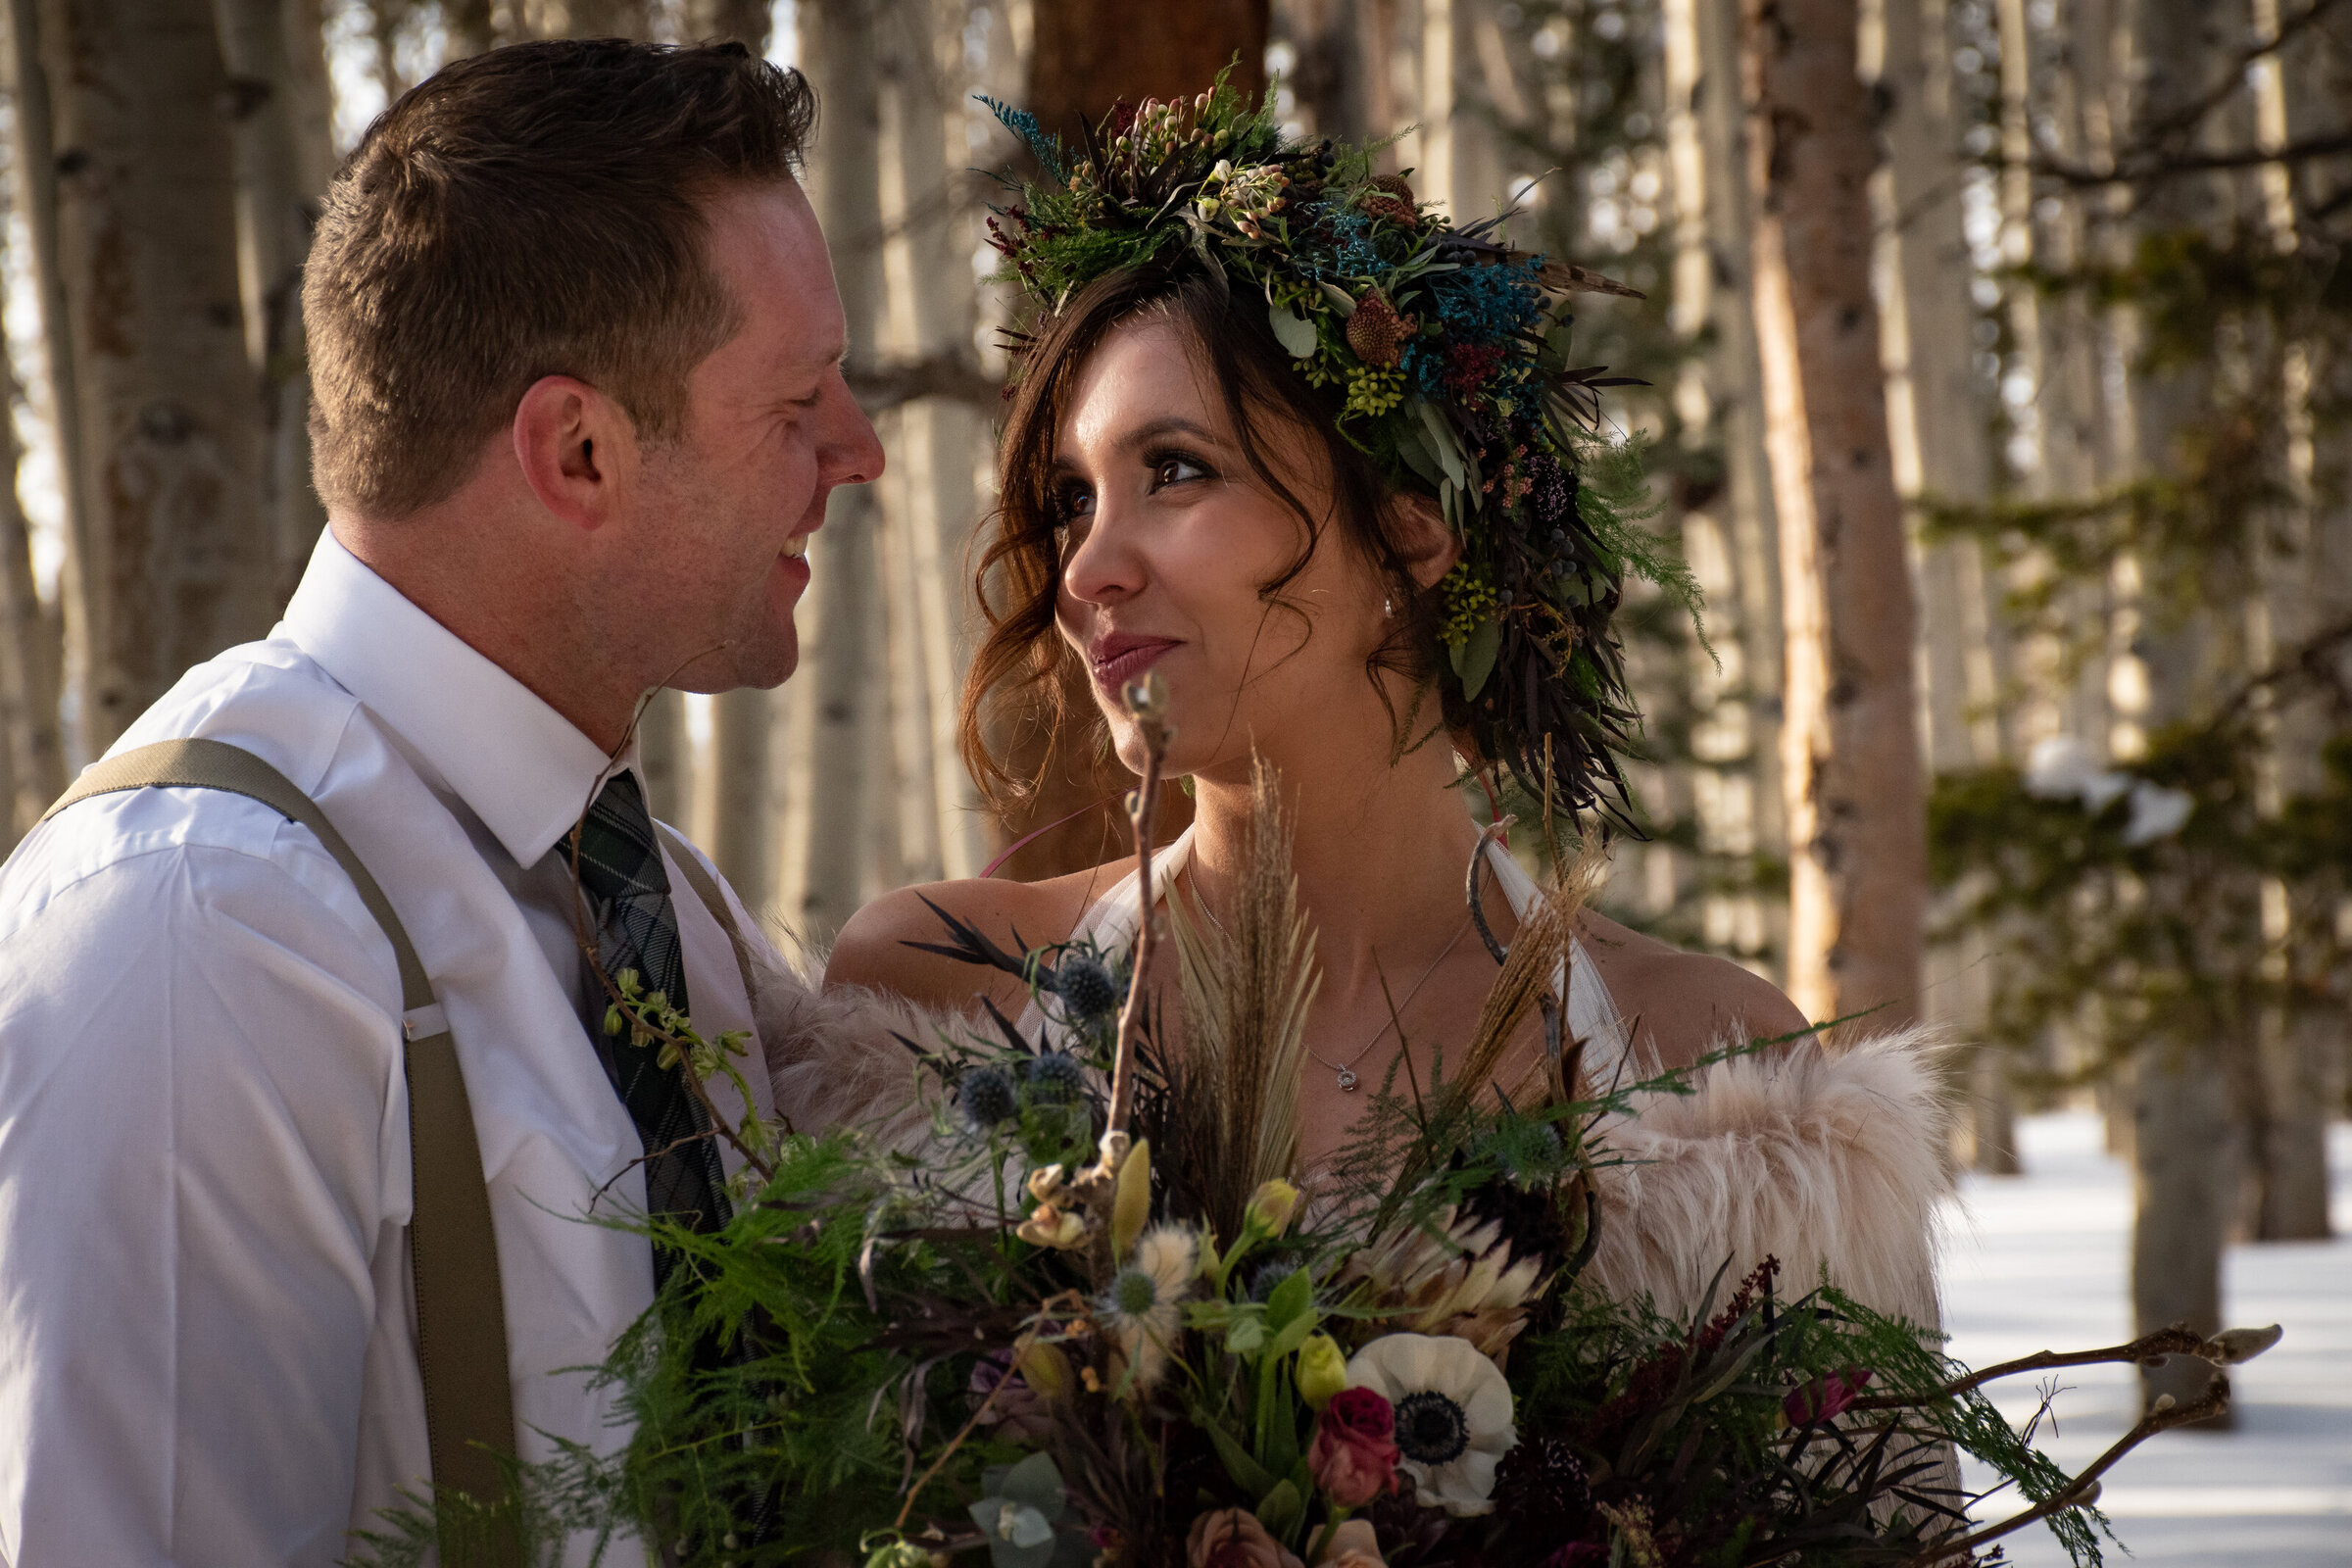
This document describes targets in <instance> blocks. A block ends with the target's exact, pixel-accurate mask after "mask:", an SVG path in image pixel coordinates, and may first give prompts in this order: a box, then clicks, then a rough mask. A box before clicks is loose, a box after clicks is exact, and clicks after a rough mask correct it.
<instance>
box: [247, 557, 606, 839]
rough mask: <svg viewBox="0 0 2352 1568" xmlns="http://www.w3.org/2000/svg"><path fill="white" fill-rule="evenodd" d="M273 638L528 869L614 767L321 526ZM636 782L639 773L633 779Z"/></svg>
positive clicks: (512, 679) (511, 678)
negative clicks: (362, 708)
mask: <svg viewBox="0 0 2352 1568" xmlns="http://www.w3.org/2000/svg"><path fill="white" fill-rule="evenodd" d="M275 635H277V636H280V637H285V638H289V639H291V640H292V641H293V642H294V643H295V645H296V646H298V647H299V648H301V649H302V651H303V652H304V653H306V654H309V655H310V656H311V657H312V658H313V659H315V660H317V661H318V662H319V666H320V667H321V668H323V669H324V670H325V671H326V672H327V673H328V674H329V675H331V676H333V677H334V678H335V680H336V681H338V682H339V683H341V685H342V686H343V688H344V689H345V690H346V691H348V692H350V693H351V694H352V695H353V696H354V697H357V698H358V699H359V700H360V701H361V703H363V704H364V705H366V706H367V708H368V710H369V711H371V712H373V713H374V714H375V715H376V717H377V718H379V719H381V720H382V721H383V722H384V724H385V725H386V726H387V727H389V728H390V729H391V730H392V731H393V733H394V734H395V735H397V736H398V737H399V738H400V740H401V741H403V742H404V743H405V744H406V746H407V748H408V749H409V750H410V751H411V752H413V753H414V754H415V755H416V756H417V757H418V758H420V759H422V760H423V761H425V762H426V763H427V764H429V765H430V766H431V767H432V768H433V769H434V770H436V771H438V772H439V773H440V775H441V780H442V782H445V783H446V784H447V785H448V786H449V788H450V789H451V790H452V791H453V792H454V793H455V794H456V795H457V796H458V798H459V799H461V800H463V801H464V802H465V803H466V806H467V807H468V808H469V809H471V810H472V811H473V813H474V815H476V816H478V817H480V818H481V820H482V825H483V826H485V827H487V828H489V830H490V831H491V833H492V834H494V835H495V836H496V837H497V839H498V841H499V842H500V843H501V844H503V845H505V846H506V849H507V853H508V854H510V855H512V856H514V857H515V863H516V864H518V865H526V866H527V865H535V864H537V863H538V861H539V858H540V857H542V856H544V855H545V854H546V853H547V852H548V851H549V850H550V849H552V848H553V847H554V845H555V842H556V840H558V839H559V838H561V837H563V836H564V833H566V832H568V831H569V830H570V828H571V825H572V823H574V822H575V821H577V820H578V819H579V815H580V810H581V808H582V807H584V806H585V805H586V804H587V803H588V802H589V800H590V799H592V798H593V796H594V795H595V792H596V791H597V790H599V789H601V788H602V787H603V784H604V780H605V779H606V777H607V776H608V775H610V774H613V773H618V772H620V771H622V770H623V769H635V768H636V765H637V756H636V748H635V745H634V742H632V744H631V747H630V749H629V751H628V752H627V753H626V754H624V755H623V756H622V757H621V759H620V760H618V761H617V762H614V761H612V760H609V759H608V758H607V757H606V755H605V753H604V751H603V750H602V749H601V748H600V747H598V745H597V744H596V743H595V742H594V741H592V740H590V739H589V738H588V737H587V736H585V735H583V734H581V733H580V731H579V730H578V729H577V728H576V727H575V726H574V725H573V724H572V722H571V721H570V720H569V719H567V718H565V717H564V715H563V714H561V713H559V712H557V711H555V710H554V709H553V708H550V707H549V706H548V705H547V703H546V702H545V701H543V700H542V699H541V698H540V697H539V696H538V694H537V693H535V692H533V691H532V690H531V689H530V688H529V687H527V686H525V685H523V683H522V682H520V681H518V680H516V679H515V677H514V676H513V675H511V674H509V673H508V672H507V671H506V670H505V669H504V668H502V667H501V666H500V665H498V664H497V663H496V662H493V661H491V660H490V659H488V658H486V657H484V656H483V655H482V654H480V653H477V652H476V651H475V650H474V649H472V648H471V647H469V646H467V644H466V642H465V640H464V639H463V638H461V637H459V636H458V634H457V633H455V632H453V631H451V630H450V629H449V628H448V627H446V626H444V625H442V624H441V623H440V622H439V621H437V620H435V619H434V618H433V617H432V616H430V615H428V614H426V613H424V612H423V611H422V610H420V609H418V608H417V606H416V605H415V604H413V603H411V602H410V601H409V599H408V598H407V597H406V596H404V595H403V594H402V593H401V592H400V590H399V589H397V588H395V587H393V586H392V585H391V584H390V583H388V582H386V581H384V579H383V578H381V577H379V576H377V575H376V574H375V573H374V572H373V571H371V570H369V569H368V566H367V565H366V564H364V563H362V562H361V561H360V559H359V558H358V557H357V556H354V555H353V554H352V553H351V552H350V551H348V550H346V549H344V548H343V546H342V544H341V543H340V542H339V541H338V540H337V539H336V538H335V536H334V534H333V533H332V532H330V531H326V530H323V529H322V530H320V532H319V545H318V548H317V549H315V550H313V551H312V552H311V562H310V565H309V567H308V568H307V569H306V570H305V571H304V572H303V574H302V582H301V585H300V586H299V587H297V588H296V589H295V590H294V597H293V599H292V600H290V601H289V602H288V603H287V605H286V613H285V618H284V620H282V621H281V622H280V623H279V625H278V627H277V631H276V633H275ZM640 776H642V774H640Z"/></svg>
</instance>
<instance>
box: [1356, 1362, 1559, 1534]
mask: <svg viewBox="0 0 2352 1568" xmlns="http://www.w3.org/2000/svg"><path fill="white" fill-rule="evenodd" d="M1348 1386H1349V1387H1351V1388H1359V1389H1370V1390H1371V1391H1372V1392H1373V1393H1375V1394H1377V1395H1379V1396H1380V1397H1382V1398H1384V1399H1386V1400H1388V1401H1389V1403H1390V1405H1391V1406H1392V1407H1394V1408H1395V1410H1396V1412H1397V1454H1398V1458H1397V1468H1398V1469H1399V1470H1401V1471H1403V1472H1404V1473H1405V1474H1406V1475H1408V1476H1410V1477H1411V1478H1412V1481H1413V1491H1414V1495H1415V1496H1416V1498H1417V1499H1418V1500H1419V1502H1420V1503H1421V1505H1422V1506H1423V1507H1425V1508H1444V1509H1445V1510H1446V1512H1447V1513H1449V1514H1452V1515H1454V1516H1455V1517H1457V1518H1464V1517H1468V1516H1469V1515H1472V1514H1482V1513H1492V1512H1494V1510H1495V1499H1494V1494H1495V1465H1496V1464H1498V1463H1500V1462H1501V1460H1502V1456H1503V1454H1504V1453H1506V1452H1508V1451H1509V1449H1510V1446H1511V1445H1512V1444H1514V1443H1516V1442H1518V1441H1519V1432H1518V1429H1517V1428H1516V1427H1514V1426H1513V1425H1512V1424H1511V1386H1510V1385H1509V1384H1508V1383H1505V1382H1504V1381H1503V1377H1502V1369H1501V1368H1500V1367H1497V1366H1496V1365H1495V1363H1494V1362H1493V1361H1491V1360H1489V1359H1488V1358H1487V1357H1486V1356H1485V1355H1484V1354H1482V1353H1481V1352H1480V1350H1479V1348H1478V1347H1476V1346H1474V1345H1472V1344H1471V1343H1470V1342H1469V1341H1467V1340H1457V1339H1455V1338H1454V1337H1453V1336H1452V1335H1450V1334H1386V1335H1383V1336H1381V1337H1380V1338H1379V1339H1377V1340H1374V1341H1373V1342H1372V1343H1371V1344H1369V1345H1367V1346H1365V1347H1364V1348H1362V1349H1360V1350H1358V1351H1356V1352H1355V1355H1354V1357H1353V1359H1351V1360H1349V1361H1348Z"/></svg>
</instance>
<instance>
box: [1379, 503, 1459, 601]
mask: <svg viewBox="0 0 2352 1568" xmlns="http://www.w3.org/2000/svg"><path fill="white" fill-rule="evenodd" d="M1389 506H1390V508H1391V511H1390V521H1391V524H1392V526H1393V528H1394V530H1395V534H1396V539H1397V553H1398V554H1400V555H1401V556H1403V557H1404V562H1405V565H1406V566H1407V567H1408V568H1409V569H1410V570H1411V571H1412V574H1413V581H1415V582H1417V583H1419V584H1420V585H1421V586H1422V587H1424V588H1427V587H1430V586H1432V585H1433V584H1435V583H1436V582H1437V580H1438V579H1439V578H1440V577H1443V576H1445V575H1446V573H1447V572H1449V571H1451V570H1452V569H1453V564H1454V563H1455V562H1457V561H1459V560H1461V559H1462V538H1461V535H1459V534H1457V533H1455V532H1454V531H1453V530H1452V529H1451V528H1449V527H1447V526H1446V514H1445V513H1444V512H1443V511H1441V510H1440V509H1439V507H1438V504H1437V502H1435V501H1433V500H1432V499H1430V498H1429V497H1428V496H1425V495H1422V494H1421V493H1419V492H1418V491H1414V490H1400V491H1398V492H1397V494H1396V495H1395V496H1393V497H1391V498H1390V501H1389Z"/></svg>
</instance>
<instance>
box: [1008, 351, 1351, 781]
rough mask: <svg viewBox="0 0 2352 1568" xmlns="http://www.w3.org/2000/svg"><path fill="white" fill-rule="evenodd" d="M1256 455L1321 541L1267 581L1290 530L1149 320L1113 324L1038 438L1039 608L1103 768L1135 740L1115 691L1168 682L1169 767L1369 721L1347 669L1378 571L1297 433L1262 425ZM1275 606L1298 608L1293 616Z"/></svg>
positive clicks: (1211, 766)
mask: <svg viewBox="0 0 2352 1568" xmlns="http://www.w3.org/2000/svg"><path fill="white" fill-rule="evenodd" d="M1253 434H1254V435H1255V436H1256V438H1257V442H1258V446H1259V450H1260V451H1261V452H1262V453H1263V454H1264V456H1265V457H1266V459H1267V461H1268V464H1269V466H1271V467H1272V468H1273V470H1274V471H1275V472H1276V473H1279V474H1280V475H1281V476H1282V478H1283V482H1284V483H1285V484H1286V485H1288V486H1289V487H1290V488H1291V489H1292V491H1293V492H1294V493H1295V494H1296V495H1297V497H1298V498H1299V502H1300V503H1301V504H1303V505H1304V506H1305V507H1306V508H1307V510H1308V512H1309V513H1310V515H1314V516H1315V517H1316V518H1318V519H1319V520H1320V521H1321V522H1322V532H1323V543H1322V546H1321V548H1319V549H1317V550H1316V551H1315V553H1314V555H1313V557H1312V559H1310V560H1309V561H1308V563H1307V564H1306V566H1305V568H1304V569H1303V570H1302V571H1301V572H1300V573H1299V575H1298V576H1297V577H1295V578H1294V579H1292V580H1291V582H1290V583H1288V584H1287V585H1285V586H1284V587H1283V588H1282V589H1281V590H1280V594H1281V598H1282V600H1283V601H1284V602H1285V604H1270V603H1268V602H1266V601H1265V600H1263V599H1261V598H1260V597H1259V593H1260V590H1261V588H1263V586H1264V585H1265V584H1266V583H1268V582H1270V581H1272V580H1273V579H1274V578H1276V577H1278V576H1280V575H1281V574H1282V572H1283V571H1284V570H1285V569H1286V568H1288V567H1289V566H1290V565H1291V564H1292V563H1293V562H1294V561H1296V560H1297V559H1298V557H1299V552H1300V550H1301V549H1302V548H1304V546H1305V543H1306V538H1307V534H1306V529H1305V527H1304V525H1303V524H1302V523H1301V522H1300V521H1299V516H1298V515H1297V514H1296V513H1295V512H1294V511H1293V510H1292V509H1291V508H1290V507H1289V506H1288V505H1286V504H1285V503H1284V502H1283V501H1282V499H1281V498H1280V497H1278V496H1276V495H1274V494H1273V493H1271V492H1270V491H1268V490H1267V489H1266V488H1265V487H1264V484H1263V482H1262V481H1261V480H1259V479H1258V478H1257V476H1256V474H1255V473H1254V472H1253V471H1252V470H1251V468H1250V464H1249V462H1248V460H1247V459H1246V458H1244V456H1243V455H1242V450H1241V447H1240V444H1239V442H1238V441H1237V440H1236V439H1235V435H1234V430H1233V426H1232V421H1231V420H1230V419H1229V418H1228V417H1227V416H1226V413H1225V408H1224V399H1223V398H1222V397H1221V396H1220V395H1219V393H1218V392H1217V389H1216V388H1215V386H1214V384H1213V383H1211V382H1209V381H1207V380H1206V379H1205V378H1204V376H1203V375H1202V373H1201V371H1200V370H1199V369H1198V368H1196V366H1195V363H1194V356H1193V354H1192V353H1191V352H1189V348H1188V344H1187V341H1186V339H1185V337H1184V335H1183V333H1182V331H1181V330H1180V329H1179V328H1177V327H1176V326H1174V325H1172V324H1171V323H1170V322H1169V321H1168V320H1167V319H1165V318H1162V317H1159V316H1156V315H1152V316H1145V317H1141V318H1138V319H1134V320H1132V321H1129V322H1127V323H1126V324H1124V325H1122V326H1120V327H1119V328H1117V329H1116V330H1114V331H1113V332H1112V333H1111V335H1110V336H1109V337H1107V338H1106V339H1105V340H1104V341H1103V345H1102V347H1101V348H1099V349H1098V350H1097V351H1096V352H1095V354H1094V355H1093V357H1092V358H1090V359H1089V360H1088V362H1087V363H1086V365H1085V366H1084V368H1082V369H1081V370H1080V372H1079V375H1078V378H1077V382H1076V385H1075V386H1074V387H1073V389H1072V395H1071V397H1070V400H1069V402H1068V404H1067V406H1066V409H1065V412H1064V414H1063V417H1062V420H1061V423H1060V425H1059V427H1058V428H1057V429H1056V431H1055V434H1054V501H1055V503H1056V505H1057V507H1058V509H1059V514H1060V516H1061V518H1062V521H1063V527H1064V532H1063V535H1062V543H1061V561H1062V570H1061V586H1060V591H1059V594H1058V596H1057V597H1056V600H1055V603H1054V618H1055V621H1056V623H1057V624H1058V625H1059V627H1060V630H1061V635H1062V636H1063V637H1064V638H1065V639H1067V640H1068V642H1069V644H1070V646H1071V647H1072V648H1073V649H1074V650H1076V651H1077V654H1078V656H1079V658H1080V659H1082V660H1083V661H1084V662H1085V663H1086V667H1087V669H1088V672H1089V673H1090V675H1091V676H1092V677H1093V682H1092V683H1093V688H1094V696H1095V701H1096V703H1097V704H1099V705H1100V706H1101V707H1102V709H1103V713H1104V714H1105V715H1106V716H1107V717H1108V719H1109V721H1110V728H1111V736H1112V740H1113V743H1114V744H1115V745H1116V747H1117V749H1118V754H1119V760H1121V761H1123V762H1125V763H1126V764H1127V766H1129V767H1130V768H1133V769H1136V770H1137V771H1141V770H1142V767H1143V764H1144V748H1143V742H1142V740H1141V738H1140V737H1139V735H1138V734H1137V731H1136V726H1135V723H1134V720H1133V719H1131V718H1130V717H1129V716H1128V714H1127V712H1126V711H1125V709H1124V708H1123V707H1122V706H1121V704H1120V702H1119V696H1118V694H1119V690H1120V688H1121V687H1122V686H1123V685H1124V684H1125V683H1127V682H1128V681H1131V680H1135V679H1137V678H1139V677H1140V676H1142V675H1143V674H1144V673H1145V672H1146V671H1147V670H1156V671H1158V672H1159V674H1160V676H1161V678H1162V679H1164V680H1165V681H1166V682H1167V685H1168V693H1169V698H1170V703H1171V711H1170V713H1169V721H1170V722H1171V723H1173V724H1174V726H1175V728H1176V737H1175V741H1174V744H1173V745H1172V746H1171V748H1170V750H1169V754H1168V760H1167V768H1168V771H1169V772H1170V773H1176V774H1181V773H1209V772H1213V771H1215V770H1217V769H1219V768H1220V767H1222V766H1227V765H1231V764H1235V763H1246V762H1247V760H1248V758H1249V756H1250V751H1251V748H1252V746H1253V745H1254V747H1255V748H1256V749H1257V750H1259V751H1261V752H1267V753H1270V754H1281V753H1284V752H1288V751H1289V750H1290V749H1291V748H1292V746H1293V745H1294V744H1296V743H1299V742H1303V741H1307V740H1308V739H1309V738H1310V737H1313V736H1316V735H1324V734H1328V733H1329V731H1330V728H1331V726H1332V725H1333V724H1334V723H1349V722H1362V721H1363V715H1364V713H1365V711H1367V710H1368V711H1369V712H1370V713H1371V714H1376V715H1381V717H1380V721H1381V722H1382V723H1384V724H1385V723H1386V722H1387V720H1386V716H1385V710H1383V709H1382V708H1381V707H1380V704H1379V699H1378V698H1377V696H1375V694H1374V692H1373V690H1372V688H1371V686H1370V684H1369V682H1367V680H1366V679H1365V675H1364V662H1365V660H1366V658H1367V657H1369V656H1370V654H1371V653H1372V651H1373V650H1374V649H1375V648H1376V647H1377V646H1378V645H1379V643H1380V642H1381V640H1382V637H1383V635H1384V628H1383V625H1382V621H1383V608H1382V588H1381V584H1380V579H1379V575H1378V573H1377V572H1375V571H1374V570H1373V569H1372V567H1371V565H1370V564H1369V563H1367V562H1366V561H1365V560H1364V559H1363V558H1362V555H1361V553H1360V552H1359V551H1357V550H1354V549H1350V548H1348V547H1347V546H1346V545H1344V544H1343V543H1342V540H1341V534H1340V527H1339V525H1338V523H1337V522H1336V521H1335V520H1334V519H1332V516H1331V513H1332V487H1331V482H1330V477H1329V475H1328V473H1327V472H1326V460H1325V459H1324V457H1323V455H1322V453H1321V452H1320V451H1319V450H1318V444H1317V443H1316V442H1315V441H1314V440H1313V438H1312V437H1311V436H1309V435H1308V434H1307V433H1306V432H1304V431H1301V430H1299V429H1298V428H1296V427H1295V426H1293V425H1291V424H1289V423H1288V422H1287V421H1281V420H1275V419H1266V420H1264V421H1263V422H1261V423H1260V424H1259V425H1257V426H1255V427H1254V428H1253ZM1285 605H1292V606H1296V607H1297V608H1298V613H1294V612H1293V611H1291V610H1290V609H1287V608H1285Z"/></svg>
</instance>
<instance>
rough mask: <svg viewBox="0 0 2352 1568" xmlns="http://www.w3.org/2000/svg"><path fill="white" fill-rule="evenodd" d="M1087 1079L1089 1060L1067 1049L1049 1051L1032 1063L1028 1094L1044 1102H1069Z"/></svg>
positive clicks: (1054, 1103)
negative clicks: (1074, 1054) (1078, 1056)
mask: <svg viewBox="0 0 2352 1568" xmlns="http://www.w3.org/2000/svg"><path fill="white" fill-rule="evenodd" d="M1085 1083H1086V1064H1085V1063H1084V1062H1082V1061H1080V1060H1079V1059H1078V1058H1077V1057H1076V1056H1073V1055H1071V1054H1069V1053H1068V1052H1065V1051H1049V1052H1047V1053H1046V1054H1043V1055H1041V1056H1039V1057H1037V1058H1036V1059H1035V1060H1033V1061H1031V1062H1030V1063H1029V1094H1030V1097H1031V1098H1032V1099H1034V1100H1036V1101H1038V1102H1039V1103H1043V1104H1049V1105H1066V1104H1068V1103H1070V1102H1071V1101H1073V1100H1076V1099H1077V1098H1078V1091H1079V1089H1080V1088H1081V1087H1083V1086H1084V1085H1085Z"/></svg>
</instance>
